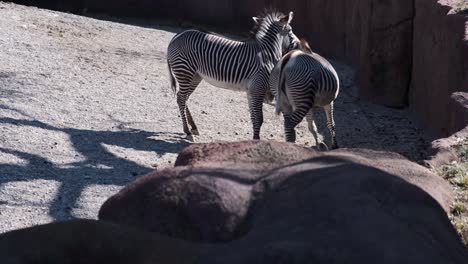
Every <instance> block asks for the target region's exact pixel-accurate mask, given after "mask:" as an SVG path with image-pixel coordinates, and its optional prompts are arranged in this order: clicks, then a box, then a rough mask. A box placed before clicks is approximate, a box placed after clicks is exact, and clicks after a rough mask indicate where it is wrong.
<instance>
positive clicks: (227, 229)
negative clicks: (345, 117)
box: [99, 141, 468, 264]
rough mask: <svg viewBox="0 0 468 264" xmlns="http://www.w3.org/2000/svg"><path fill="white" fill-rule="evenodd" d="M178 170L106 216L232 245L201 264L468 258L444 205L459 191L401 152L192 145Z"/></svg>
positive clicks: (118, 198) (150, 181) (132, 188)
mask: <svg viewBox="0 0 468 264" xmlns="http://www.w3.org/2000/svg"><path fill="white" fill-rule="evenodd" d="M216 153H218V155H216ZM301 157H302V158H301ZM296 158H298V159H297V160H296V161H295V162H294V161H293V159H296ZM272 160H273V161H275V162H273V163H272V162H271V161H272ZM267 163H268V164H270V166H266V164H267ZM216 164H218V166H216ZM176 165H177V166H176V167H175V168H172V169H167V170H164V171H161V172H156V173H150V174H148V175H146V176H144V177H142V178H141V179H139V180H137V181H136V182H134V183H132V184H130V185H129V186H127V187H126V188H125V189H123V190H122V191H121V192H119V193H118V194H117V195H115V196H114V197H111V198H110V199H109V200H108V201H106V203H105V204H104V205H103V207H102V208H101V211H100V213H99V218H100V219H103V220H106V221H111V222H116V223H120V224H123V225H135V226H138V227H140V228H142V229H146V230H149V231H156V232H158V233H163V234H167V235H170V236H176V237H179V238H185V239H189V240H192V241H199V242H219V241H223V242H224V243H223V244H219V245H217V246H216V247H210V248H208V249H206V248H205V250H203V252H202V255H201V256H200V257H199V259H198V262H197V263H310V262H311V261H312V262H317V263H375V262H378V263H400V262H410V263H424V264H427V263H460V264H461V263H465V262H466V261H467V260H468V256H467V255H466V251H465V249H464V247H463V245H462V244H461V242H460V239H459V237H458V236H457V234H456V232H455V231H454V229H453V227H452V226H451V224H450V222H449V220H448V218H447V216H446V213H445V212H444V210H443V208H442V207H441V204H442V205H443V206H444V207H447V208H448V204H449V202H450V188H449V187H448V186H447V184H446V183H445V182H444V181H443V180H442V179H440V178H439V177H437V176H436V175H433V174H432V173H430V172H429V171H428V170H427V169H425V168H423V167H421V166H419V165H417V164H413V163H411V162H409V161H407V160H405V159H404V158H402V157H401V156H399V155H397V154H392V153H386V152H376V151H369V150H362V149H361V150H360V149H354V150H348V149H340V150H337V151H332V152H327V153H321V152H317V151H314V150H308V149H305V148H302V147H298V146H295V145H294V144H288V143H279V142H263V141H252V142H236V143H214V144H196V145H192V146H190V147H188V148H187V149H185V150H184V151H183V152H182V153H181V154H180V156H179V158H178V160H177V163H176ZM433 197H435V199H434V198H433ZM429 241H431V242H430V243H429Z"/></svg>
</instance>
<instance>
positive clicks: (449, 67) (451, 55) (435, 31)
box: [410, 0, 468, 137]
mask: <svg viewBox="0 0 468 264" xmlns="http://www.w3.org/2000/svg"><path fill="white" fill-rule="evenodd" d="M456 3H459V4H462V3H463V1H436V0H429V1H428V0H415V6H416V15H415V19H414V28H415V30H414V44H413V46H414V54H413V74H412V75H413V81H412V87H411V90H410V107H411V108H412V110H413V111H414V112H415V113H416V114H417V116H418V117H419V118H421V119H422V120H423V121H424V124H426V126H427V127H429V128H431V130H432V131H433V132H435V135H436V136H438V137H447V136H449V135H451V134H453V133H455V132H457V131H459V130H460V129H462V128H463V127H465V126H466V125H468V122H467V119H468V111H467V110H460V107H461V106H460V105H458V103H456V101H454V100H452V99H451V95H452V94H453V93H454V92H465V93H466V92H468V15H466V14H448V13H449V11H450V10H451V9H452V6H455V4H456ZM448 4H450V5H452V6H447V5H448Z"/></svg>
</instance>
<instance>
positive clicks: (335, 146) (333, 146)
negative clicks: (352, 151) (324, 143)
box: [331, 144, 340, 149]
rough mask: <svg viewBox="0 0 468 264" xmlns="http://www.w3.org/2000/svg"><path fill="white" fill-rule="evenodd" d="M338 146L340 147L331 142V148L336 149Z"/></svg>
mask: <svg viewBox="0 0 468 264" xmlns="http://www.w3.org/2000/svg"><path fill="white" fill-rule="evenodd" d="M338 148H340V147H338V144H333V145H332V147H331V149H338Z"/></svg>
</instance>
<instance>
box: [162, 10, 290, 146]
mask: <svg viewBox="0 0 468 264" xmlns="http://www.w3.org/2000/svg"><path fill="white" fill-rule="evenodd" d="M253 19H254V21H255V26H254V29H253V31H252V36H251V37H250V38H248V39H247V40H244V41H236V40H232V39H229V38H226V37H223V36H219V35H216V34H213V33H208V32H202V31H198V30H187V31H184V32H182V33H179V34H177V35H176V36H174V38H173V39H172V40H171V42H170V43H169V46H168V50H167V63H168V68H169V75H170V80H171V87H172V89H173V91H174V93H176V92H177V104H178V106H179V111H180V116H181V119H182V126H183V129H184V132H185V133H186V134H187V135H191V134H194V135H199V132H198V129H197V126H196V125H195V122H194V120H193V117H192V115H191V113H190V110H189V108H188V106H187V100H188V98H189V96H190V95H191V94H192V93H193V91H194V90H195V88H196V87H197V86H198V84H199V83H200V82H201V80H202V79H203V80H205V81H206V82H208V83H210V84H212V85H214V86H216V87H220V88H226V89H231V90H240V91H247V98H248V103H249V110H250V117H251V121H252V126H253V138H254V139H260V128H261V126H262V123H263V110H262V108H263V101H264V99H265V96H266V93H267V91H268V90H269V89H268V88H269V76H270V72H271V70H272V69H273V67H274V66H275V64H276V62H277V61H278V60H280V59H281V56H282V55H283V54H284V53H286V51H288V50H289V49H291V48H294V46H295V45H297V43H296V41H295V40H296V39H297V38H296V37H295V35H294V34H293V33H292V28H291V26H290V23H291V20H292V19H293V12H290V13H289V15H284V14H282V13H280V12H269V13H266V14H265V15H263V16H261V17H253ZM177 83H178V84H179V90H178V91H177V88H176V85H177ZM187 121H188V124H189V125H190V127H191V130H189V128H188V125H187Z"/></svg>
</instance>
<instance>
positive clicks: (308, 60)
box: [270, 39, 340, 150]
mask: <svg viewBox="0 0 468 264" xmlns="http://www.w3.org/2000/svg"><path fill="white" fill-rule="evenodd" d="M339 87H340V81H339V78H338V74H337V73H336V71H335V69H334V68H333V66H332V65H331V64H330V63H329V62H328V61H327V60H326V59H325V58H323V57H322V56H320V55H318V54H317V53H314V52H313V51H312V50H311V48H310V46H309V44H308V43H307V41H306V40H304V39H301V40H300V43H299V45H298V48H297V49H294V50H291V51H290V52H288V53H287V54H286V55H284V56H283V58H282V59H281V60H280V61H278V63H277V64H276V65H275V68H274V69H273V70H272V73H271V75H270V88H271V93H272V94H273V95H274V96H276V109H275V112H276V114H279V113H280V112H282V113H283V116H284V131H285V137H286V141H288V142H295V141H296V131H295V127H296V126H297V125H298V124H299V123H300V122H301V121H302V120H303V119H304V117H306V120H307V123H308V128H309V130H310V132H311V133H312V135H313V136H314V139H315V142H316V145H317V147H318V148H319V149H322V150H326V149H328V147H327V145H326V144H325V143H324V142H321V141H320V140H319V137H318V131H317V126H316V125H315V121H314V108H317V107H321V108H323V109H324V110H325V114H326V117H327V126H328V129H329V130H330V134H331V148H332V149H336V148H338V143H337V140H336V131H335V121H334V117H333V105H334V101H335V99H336V98H337V96H338V93H339Z"/></svg>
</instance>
